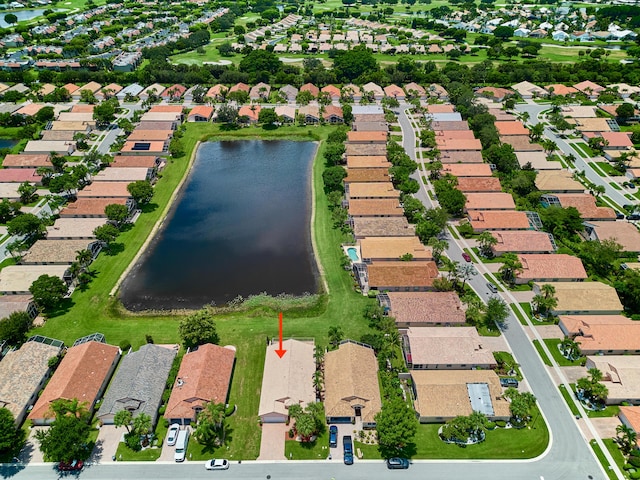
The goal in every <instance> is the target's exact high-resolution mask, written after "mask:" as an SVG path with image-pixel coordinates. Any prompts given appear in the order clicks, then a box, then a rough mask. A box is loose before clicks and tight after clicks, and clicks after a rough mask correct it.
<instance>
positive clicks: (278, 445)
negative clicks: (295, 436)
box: [258, 423, 290, 460]
mask: <svg viewBox="0 0 640 480" xmlns="http://www.w3.org/2000/svg"><path fill="white" fill-rule="evenodd" d="M289 428H290V427H289V426H288V425H287V424H286V423H264V424H263V425H262V439H261V441H260V455H259V456H258V460H286V458H285V456H284V441H285V435H286V434H287V432H288V431H289Z"/></svg>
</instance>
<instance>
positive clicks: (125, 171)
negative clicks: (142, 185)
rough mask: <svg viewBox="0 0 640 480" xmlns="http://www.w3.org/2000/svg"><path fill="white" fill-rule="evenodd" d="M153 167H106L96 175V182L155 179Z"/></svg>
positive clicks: (130, 181)
mask: <svg viewBox="0 0 640 480" xmlns="http://www.w3.org/2000/svg"><path fill="white" fill-rule="evenodd" d="M154 172H155V171H154V170H153V169H149V168H144V167H139V168H134V167H131V168H118V167H109V168H105V169H104V170H102V171H101V172H98V173H97V174H96V175H95V176H94V177H93V179H94V181H96V182H127V183H132V182H137V181H144V180H148V181H153V180H154V179H155V177H154V176H153V173H154Z"/></svg>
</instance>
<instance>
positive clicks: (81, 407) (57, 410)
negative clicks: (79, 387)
mask: <svg viewBox="0 0 640 480" xmlns="http://www.w3.org/2000/svg"><path fill="white" fill-rule="evenodd" d="M88 407H89V404H88V403H87V402H81V401H79V400H78V399H77V398H74V399H71V400H67V399H66V398H59V399H58V400H54V401H53V402H51V406H50V407H49V412H50V413H52V414H53V415H54V416H55V417H59V416H61V417H63V416H67V415H69V416H74V417H77V418H80V419H83V420H87V421H88V420H89V408H88Z"/></svg>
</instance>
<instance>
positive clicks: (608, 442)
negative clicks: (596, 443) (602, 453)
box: [602, 438, 627, 471]
mask: <svg viewBox="0 0 640 480" xmlns="http://www.w3.org/2000/svg"><path fill="white" fill-rule="evenodd" d="M602 443H604V446H605V447H607V450H609V453H610V454H611V456H612V457H613V460H614V461H615V462H616V465H618V468H619V469H620V470H622V467H623V466H624V464H625V463H627V461H626V459H625V458H624V455H623V454H622V452H621V451H620V449H619V448H618V445H617V444H616V442H614V441H613V438H603V439H602ZM623 471H624V470H623Z"/></svg>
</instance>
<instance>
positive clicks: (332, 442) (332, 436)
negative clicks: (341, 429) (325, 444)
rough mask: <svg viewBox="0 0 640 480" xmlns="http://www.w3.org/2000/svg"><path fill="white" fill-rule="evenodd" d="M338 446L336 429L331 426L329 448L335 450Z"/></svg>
mask: <svg viewBox="0 0 640 480" xmlns="http://www.w3.org/2000/svg"><path fill="white" fill-rule="evenodd" d="M337 446H338V427H336V426H335V425H331V426H330V427H329V447H330V448H336V447H337Z"/></svg>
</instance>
